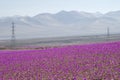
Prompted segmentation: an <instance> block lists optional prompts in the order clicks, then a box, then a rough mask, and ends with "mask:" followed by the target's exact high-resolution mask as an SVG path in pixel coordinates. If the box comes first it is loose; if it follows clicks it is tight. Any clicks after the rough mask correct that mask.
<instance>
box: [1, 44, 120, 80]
mask: <svg viewBox="0 0 120 80" xmlns="http://www.w3.org/2000/svg"><path fill="white" fill-rule="evenodd" d="M0 80H120V42H111V43H97V44H86V45H73V46H63V47H58V48H48V49H44V50H16V51H15V50H14V51H7V50H3V51H2V50H1V51H0Z"/></svg>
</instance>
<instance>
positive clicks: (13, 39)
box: [11, 22, 15, 48]
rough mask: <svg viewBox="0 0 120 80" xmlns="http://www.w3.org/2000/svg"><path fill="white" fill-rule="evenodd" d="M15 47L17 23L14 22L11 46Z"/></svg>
mask: <svg viewBox="0 0 120 80" xmlns="http://www.w3.org/2000/svg"><path fill="white" fill-rule="evenodd" d="M14 47H15V23H14V22H12V36H11V48H14Z"/></svg>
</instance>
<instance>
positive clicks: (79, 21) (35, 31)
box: [0, 11, 120, 38]
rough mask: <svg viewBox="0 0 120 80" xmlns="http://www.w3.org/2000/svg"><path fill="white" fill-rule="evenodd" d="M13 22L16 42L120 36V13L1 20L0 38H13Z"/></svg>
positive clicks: (72, 13)
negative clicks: (49, 38)
mask: <svg viewBox="0 0 120 80" xmlns="http://www.w3.org/2000/svg"><path fill="white" fill-rule="evenodd" d="M12 22H14V23H15V35H16V37H17V38H42V37H60V36H78V35H79V36H82V35H97V34H106V33H107V32H106V31H107V28H108V27H109V29H110V33H111V34H113V33H119V32H120V11H111V12H108V13H105V14H102V13H100V12H96V13H89V12H79V11H60V12H58V13H55V14H51V13H41V14H38V15H35V16H33V17H30V16H12V17H1V18H0V38H10V36H11V34H12V33H11V30H12V28H11V26H12V24H11V23H12Z"/></svg>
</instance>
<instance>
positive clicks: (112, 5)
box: [0, 0, 120, 17]
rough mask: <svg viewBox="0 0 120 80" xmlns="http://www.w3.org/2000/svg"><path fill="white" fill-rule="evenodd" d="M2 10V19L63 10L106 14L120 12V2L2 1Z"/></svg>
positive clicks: (0, 15) (106, 0)
mask: <svg viewBox="0 0 120 80" xmlns="http://www.w3.org/2000/svg"><path fill="white" fill-rule="evenodd" d="M0 10H1V11H0V17H3V16H13V15H21V16H27V15H28V16H34V15H36V14H39V13H45V12H50V13H56V12H59V11H61V10H66V11H71V10H77V11H86V12H101V13H106V12H109V11H117V10H120V0H0Z"/></svg>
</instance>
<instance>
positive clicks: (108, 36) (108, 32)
mask: <svg viewBox="0 0 120 80" xmlns="http://www.w3.org/2000/svg"><path fill="white" fill-rule="evenodd" d="M109 38H110V29H109V27H107V40H109Z"/></svg>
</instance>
